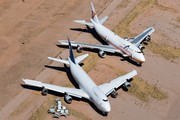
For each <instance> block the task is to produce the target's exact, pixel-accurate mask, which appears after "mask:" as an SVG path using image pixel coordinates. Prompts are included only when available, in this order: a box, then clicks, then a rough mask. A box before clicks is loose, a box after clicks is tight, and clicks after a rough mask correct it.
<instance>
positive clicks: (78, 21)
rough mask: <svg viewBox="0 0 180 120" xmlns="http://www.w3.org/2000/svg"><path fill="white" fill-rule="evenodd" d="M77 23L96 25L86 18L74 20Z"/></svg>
mask: <svg viewBox="0 0 180 120" xmlns="http://www.w3.org/2000/svg"><path fill="white" fill-rule="evenodd" d="M73 21H74V22H76V23H80V24H85V25H89V26H94V25H93V24H92V23H89V22H86V21H85V20H73Z"/></svg>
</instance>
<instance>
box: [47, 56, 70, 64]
mask: <svg viewBox="0 0 180 120" xmlns="http://www.w3.org/2000/svg"><path fill="white" fill-rule="evenodd" d="M48 59H50V60H54V61H57V62H60V63H64V64H67V65H69V62H68V61H67V60H61V59H57V58H52V57H48Z"/></svg>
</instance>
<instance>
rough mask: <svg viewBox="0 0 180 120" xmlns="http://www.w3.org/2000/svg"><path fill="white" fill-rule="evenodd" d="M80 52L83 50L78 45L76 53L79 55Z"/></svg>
mask: <svg viewBox="0 0 180 120" xmlns="http://www.w3.org/2000/svg"><path fill="white" fill-rule="evenodd" d="M82 50H83V48H82V47H81V46H80V45H78V47H77V52H78V53H81V52H82Z"/></svg>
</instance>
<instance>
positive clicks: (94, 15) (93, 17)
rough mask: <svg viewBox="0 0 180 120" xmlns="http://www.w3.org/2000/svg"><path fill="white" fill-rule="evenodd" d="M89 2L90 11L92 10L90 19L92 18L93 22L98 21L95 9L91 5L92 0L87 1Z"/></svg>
mask: <svg viewBox="0 0 180 120" xmlns="http://www.w3.org/2000/svg"><path fill="white" fill-rule="evenodd" d="M89 3H90V5H91V11H92V14H91V16H92V19H93V21H94V22H96V23H99V19H98V17H97V14H96V11H95V9H94V6H93V4H92V2H89Z"/></svg>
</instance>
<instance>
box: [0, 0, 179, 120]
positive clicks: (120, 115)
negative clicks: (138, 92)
mask: <svg viewBox="0 0 180 120" xmlns="http://www.w3.org/2000/svg"><path fill="white" fill-rule="evenodd" d="M92 2H93V4H94V7H95V9H96V12H97V15H98V17H99V18H102V17H104V16H106V15H107V16H109V18H108V20H107V21H106V22H105V23H104V24H103V25H104V26H106V27H107V28H109V29H110V30H113V29H114V28H115V27H116V26H117V25H118V24H119V22H121V21H123V20H125V19H126V18H127V17H131V16H128V14H129V13H130V12H131V11H132V10H133V9H135V8H136V7H137V6H138V5H140V3H141V2H142V0H136V1H133V0H111V1H109V0H100V1H99V0H92ZM122 2H124V4H125V5H124V6H123V7H119V6H118V5H119V4H120V3H122ZM157 3H158V5H154V6H151V7H150V8H147V9H146V10H145V11H144V12H142V13H141V14H140V15H139V16H138V17H137V18H136V19H135V20H134V21H133V22H132V23H131V27H130V30H129V32H132V33H135V34H140V33H141V32H143V31H144V30H145V29H147V28H149V27H154V28H155V32H154V33H153V34H152V35H151V38H152V41H153V42H155V43H157V44H166V45H168V46H171V47H176V48H180V40H179V38H180V34H179V31H180V1H176V0H171V1H168V0H157ZM159 6H160V7H159ZM167 8H168V10H167ZM171 9H173V10H174V11H175V12H174V11H171ZM90 17H91V10H90V5H89V2H88V1H84V0H68V1H67V0H61V1H57V0H38V1H37V0H25V1H24V2H23V1H20V0H1V1H0V76H1V78H0V98H1V99H0V119H1V120H4V119H9V120H14V119H20V120H25V119H30V118H31V119H32V115H33V116H34V115H35V114H37V117H34V118H33V119H35V118H36V119H38V116H46V117H45V118H43V117H42V118H41V119H48V120H49V119H52V114H48V113H47V112H44V114H43V115H40V114H38V111H39V110H40V109H41V108H42V106H43V104H44V103H45V102H46V101H47V100H48V99H50V98H51V97H52V96H55V97H56V96H57V97H60V99H61V100H63V97H62V96H58V95H54V94H48V95H47V96H42V95H41V92H40V91H34V90H33V89H28V88H27V87H24V86H23V81H22V79H21V77H22V78H27V79H34V80H38V81H42V82H46V83H50V84H55V85H61V86H62V85H67V86H70V87H74V86H73V85H72V84H71V82H70V79H71V76H70V75H69V70H68V67H67V68H66V67H65V66H64V65H63V64H61V63H57V62H52V61H51V60H48V59H47V56H51V57H59V56H61V57H62V58H63V59H66V58H67V56H68V55H69V51H68V49H67V48H66V47H61V46H60V43H58V41H57V40H59V39H64V40H67V36H68V37H69V38H70V39H71V40H72V41H77V42H83V43H90V44H101V42H102V41H101V39H99V37H97V36H94V34H95V33H94V32H93V34H91V33H89V31H88V30H87V28H86V26H85V25H81V24H77V23H74V22H73V20H78V19H79V20H86V21H89V19H90ZM124 36H126V35H124ZM124 36H121V37H124ZM128 37H131V36H128ZM74 52H75V54H76V56H78V55H80V54H78V53H76V50H74ZM85 53H89V54H90V56H89V60H90V61H93V62H85V64H84V65H83V66H82V67H83V68H84V69H85V70H86V72H88V74H89V76H90V77H91V78H92V79H93V80H94V82H95V83H96V84H97V85H100V84H102V83H105V82H109V81H110V80H113V79H115V78H117V77H118V75H117V74H116V72H115V69H119V70H123V71H125V72H130V71H132V70H133V69H136V70H137V72H138V75H137V76H138V77H139V78H141V79H142V80H143V81H145V82H147V83H148V84H150V85H155V86H157V87H158V88H159V89H160V90H161V91H163V92H165V93H167V94H168V98H167V99H164V100H156V99H153V98H151V97H149V101H148V102H144V101H141V100H139V99H138V98H136V97H135V96H133V95H131V94H129V93H127V92H126V91H123V90H122V89H119V90H118V91H117V92H118V93H119V95H118V97H117V98H116V99H113V98H111V97H110V96H109V97H108V98H109V101H110V104H111V112H110V113H109V114H108V116H102V115H101V114H99V113H98V111H97V109H96V108H94V106H93V105H92V104H91V103H90V102H87V101H83V100H82V101H79V100H74V101H73V102H72V104H71V105H67V104H66V103H64V105H65V106H68V107H69V108H70V109H73V110H74V111H77V112H78V114H79V115H83V116H85V117H84V118H78V117H77V116H76V115H73V114H72V115H71V116H68V117H67V118H64V117H62V118H61V119H86V118H90V119H127V120H130V119H140V120H143V119H148V120H152V119H154V120H164V119H167V120H169V119H173V120H178V119H180V114H179V113H180V104H179V101H180V94H179V89H178V88H179V87H180V82H179V78H180V74H179V73H180V72H179V71H180V58H176V59H174V60H167V59H165V58H163V57H162V56H161V55H159V54H155V53H153V52H152V51H150V50H149V49H146V50H145V58H146V61H145V63H143V64H142V66H137V65H136V64H133V63H132V62H130V61H128V60H123V58H122V57H121V56H120V55H116V54H109V55H107V57H106V58H104V59H101V58H100V57H99V56H98V53H97V52H91V51H85V50H84V51H83V53H82V54H85ZM132 87H133V86H132ZM53 100H55V99H53ZM49 106H51V104H48V105H47V107H49ZM43 111H47V109H44V110H43Z"/></svg>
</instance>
